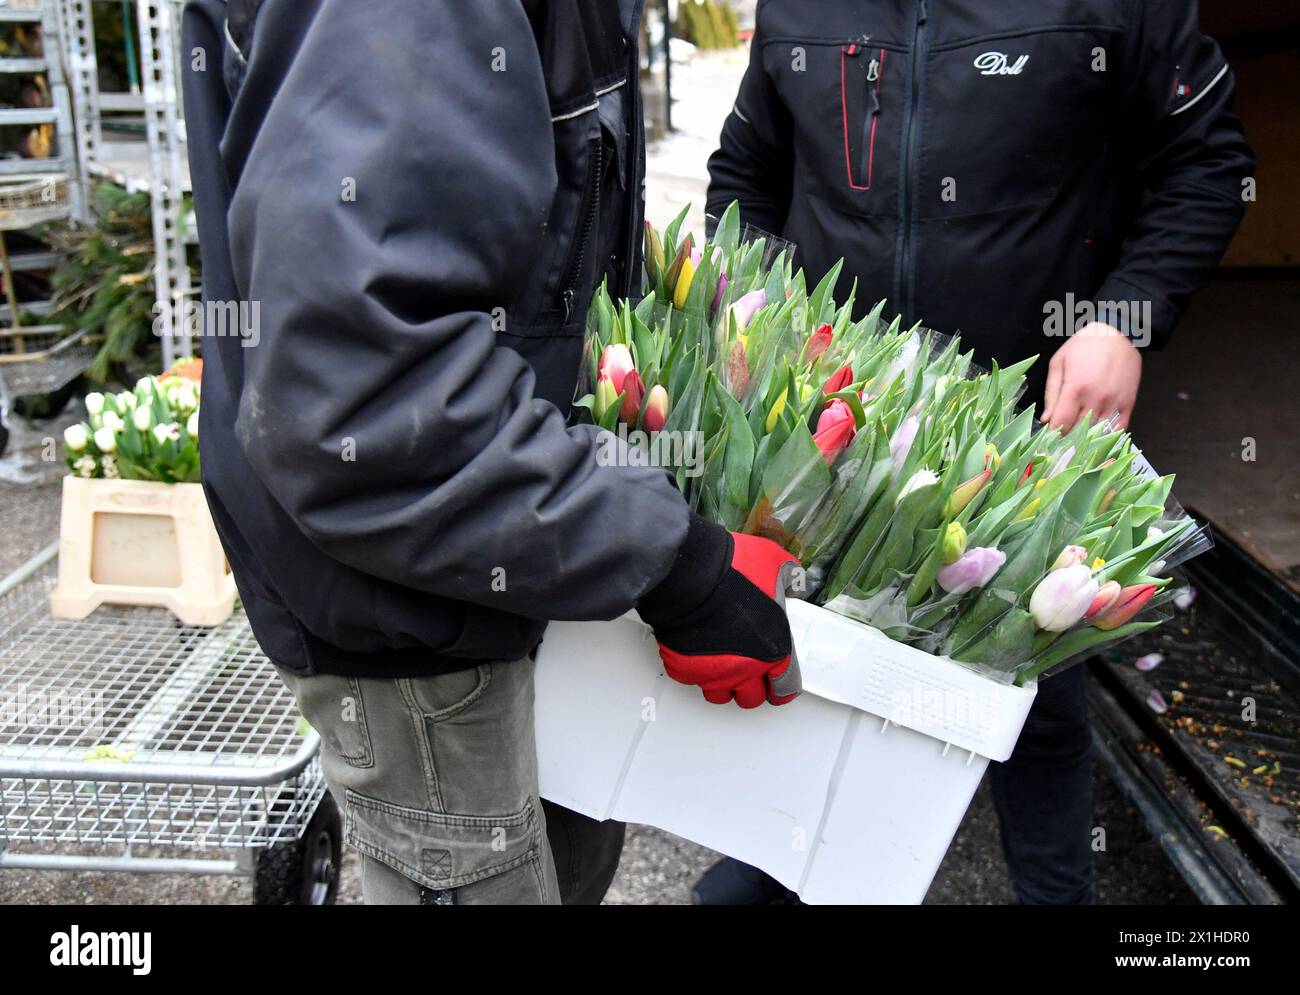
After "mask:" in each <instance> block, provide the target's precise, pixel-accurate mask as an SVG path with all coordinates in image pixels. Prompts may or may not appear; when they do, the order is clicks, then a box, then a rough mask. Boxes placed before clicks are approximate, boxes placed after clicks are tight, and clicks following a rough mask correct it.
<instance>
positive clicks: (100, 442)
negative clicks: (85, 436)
mask: <svg viewBox="0 0 1300 995" xmlns="http://www.w3.org/2000/svg"><path fill="white" fill-rule="evenodd" d="M95 445H96V447H98V449H99V451H100V452H101V453H111V452H116V451H117V436H115V435H114V434H113V430H112V429H111V428H97V429H95Z"/></svg>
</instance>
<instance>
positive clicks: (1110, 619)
mask: <svg viewBox="0 0 1300 995" xmlns="http://www.w3.org/2000/svg"><path fill="white" fill-rule="evenodd" d="M1155 593H1156V586H1155V584H1133V585H1131V586H1129V587H1126V588H1124V589H1122V590H1121V591H1120V592H1119V597H1118V598H1116V599H1115V601H1114V602H1113V603H1112V604H1111V605H1110V606H1109V607H1108V608H1105V609H1103V610H1102V611H1100V612H1099V613H1098V614H1097V615H1096V617H1095V618H1093V620H1092V624H1093V625H1095V626H1096V627H1097V628H1098V629H1102V630H1105V631H1110V630H1111V629H1118V628H1119V627H1120V626H1121V625H1123V624H1124V623H1125V622H1127V621H1128V620H1129V619H1131V618H1132V617H1133V616H1134V615H1136V614H1137V613H1138V612H1140V611H1141V610H1142V609H1143V608H1145V607H1146V604H1147V602H1148V601H1150V600H1151V599H1152V598H1153V597H1154V596H1155Z"/></svg>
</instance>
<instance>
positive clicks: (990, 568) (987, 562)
mask: <svg viewBox="0 0 1300 995" xmlns="http://www.w3.org/2000/svg"><path fill="white" fill-rule="evenodd" d="M953 524H954V525H955V524H956V523H955V522H954V523H953ZM958 527H959V528H960V526H958ZM965 538H966V537H965V536H962V542H963V544H964V543H965ZM1006 562H1007V554H1006V553H1004V552H1002V550H1000V549H994V548H993V547H991V546H976V547H975V548H974V549H969V550H967V551H966V552H964V553H963V554H962V555H961V557H960V558H959V559H957V560H956V561H955V562H953V563H949V564H948V565H947V566H945V567H944V568H943V569H941V570H940V571H939V575H938V578H937V580H938V583H939V586H940V587H941V588H943V589H944V590H945V591H947V592H948V593H949V594H965V593H966V592H967V591H969V590H971V589H972V588H976V587H983V586H984V585H985V584H987V583H988V582H989V581H990V580H992V579H993V576H994V574H996V573H997V572H998V571H999V570H1001V569H1002V564H1004V563H1006Z"/></svg>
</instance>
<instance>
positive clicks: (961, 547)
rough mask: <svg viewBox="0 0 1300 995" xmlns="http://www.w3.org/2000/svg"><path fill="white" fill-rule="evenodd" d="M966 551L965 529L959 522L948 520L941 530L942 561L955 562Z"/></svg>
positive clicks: (946, 562)
mask: <svg viewBox="0 0 1300 995" xmlns="http://www.w3.org/2000/svg"><path fill="white" fill-rule="evenodd" d="M965 552H966V530H965V529H964V528H962V527H961V522H949V523H948V527H947V528H946V529H944V530H943V562H944V563H945V564H952V563H956V562H957V561H958V560H960V559H961V557H962V554H963V553H965Z"/></svg>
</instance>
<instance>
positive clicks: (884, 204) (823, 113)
mask: <svg viewBox="0 0 1300 995" xmlns="http://www.w3.org/2000/svg"><path fill="white" fill-rule="evenodd" d="M765 58H766V59H768V60H769V72H771V73H772V75H773V78H774V79H775V81H776V84H777V88H778V90H779V92H780V94H781V98H782V102H783V103H784V104H785V105H786V107H788V108H789V111H790V114H791V117H792V119H793V122H794V129H795V146H796V153H795V162H796V167H795V168H796V170H799V171H801V172H802V173H803V174H804V178H805V179H806V180H807V182H808V187H809V188H810V189H811V190H813V191H814V192H815V193H816V194H817V195H818V196H819V197H820V198H821V199H822V200H824V201H826V202H828V203H829V204H831V205H832V206H834V207H835V208H837V209H839V210H841V211H844V212H846V213H849V214H861V215H892V214H895V213H896V212H897V209H898V202H897V196H898V182H897V177H898V148H899V140H900V139H899V129H900V126H901V122H902V111H903V106H904V104H903V102H902V101H903V90H904V87H905V84H906V65H907V53H906V52H900V51H898V50H897V49H895V48H886V47H881V46H880V45H873V44H872V43H871V42H870V41H866V42H835V43H831V44H828V43H825V42H820V43H813V42H794V43H790V44H789V45H786V44H784V43H781V44H774V45H771V46H769V50H768V51H767V52H766V53H765Z"/></svg>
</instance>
